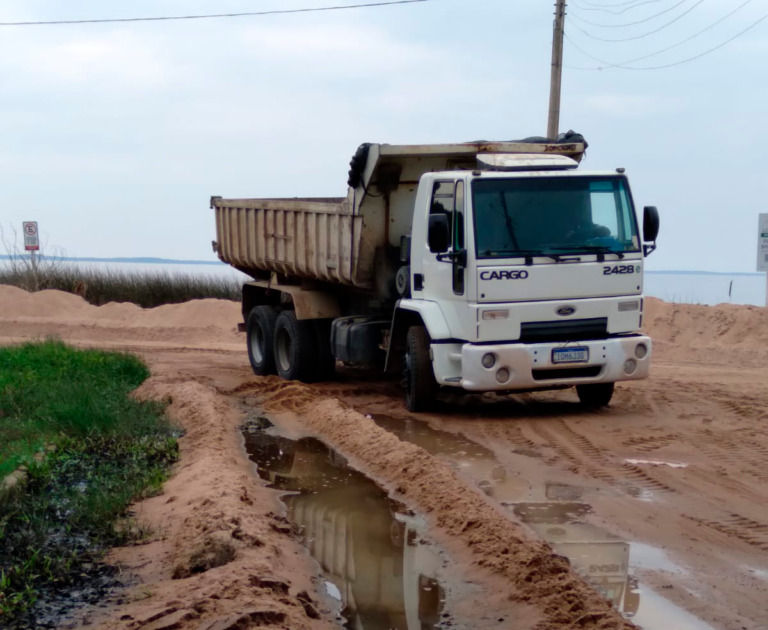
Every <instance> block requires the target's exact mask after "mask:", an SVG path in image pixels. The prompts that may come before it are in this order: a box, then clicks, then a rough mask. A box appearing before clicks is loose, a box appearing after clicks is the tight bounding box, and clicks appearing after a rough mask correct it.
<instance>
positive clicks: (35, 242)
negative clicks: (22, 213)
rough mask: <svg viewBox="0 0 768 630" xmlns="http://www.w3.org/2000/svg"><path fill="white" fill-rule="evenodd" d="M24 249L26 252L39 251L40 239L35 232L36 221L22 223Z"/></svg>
mask: <svg viewBox="0 0 768 630" xmlns="http://www.w3.org/2000/svg"><path fill="white" fill-rule="evenodd" d="M24 249H25V250H27V251H28V252H38V251H40V237H39V236H38V232H37V221H25V222H24Z"/></svg>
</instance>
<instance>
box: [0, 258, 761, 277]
mask: <svg viewBox="0 0 768 630" xmlns="http://www.w3.org/2000/svg"><path fill="white" fill-rule="evenodd" d="M22 255H23V254H22ZM15 257H16V256H10V255H8V254H0V260H12V259H13V258H15ZM50 258H53V259H55V260H60V261H63V262H85V263H87V262H101V263H118V264H124V263H133V264H146V265H151V264H158V265H222V266H227V267H228V266H230V265H227V264H226V263H224V262H221V261H220V260H184V259H178V258H157V257H153V256H136V257H129V256H118V257H115V258H98V257H95V256H84V257H76V256H51V257H50ZM233 269H234V267H233ZM645 273H647V274H683V275H707V276H762V275H764V273H763V272H759V271H757V272H756V271H700V270H693V269H690V270H685V269H661V270H650V269H646V270H645Z"/></svg>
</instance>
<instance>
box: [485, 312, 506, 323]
mask: <svg viewBox="0 0 768 630" xmlns="http://www.w3.org/2000/svg"><path fill="white" fill-rule="evenodd" d="M483 319H484V320H485V321H493V320H496V319H509V309H505V310H503V311H483Z"/></svg>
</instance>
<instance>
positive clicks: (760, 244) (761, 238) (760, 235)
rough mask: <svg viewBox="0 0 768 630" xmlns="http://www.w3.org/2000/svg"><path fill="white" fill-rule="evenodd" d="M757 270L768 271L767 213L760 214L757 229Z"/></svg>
mask: <svg viewBox="0 0 768 630" xmlns="http://www.w3.org/2000/svg"><path fill="white" fill-rule="evenodd" d="M757 270H758V271H768V214H761V215H760V223H759V224H758V229H757Z"/></svg>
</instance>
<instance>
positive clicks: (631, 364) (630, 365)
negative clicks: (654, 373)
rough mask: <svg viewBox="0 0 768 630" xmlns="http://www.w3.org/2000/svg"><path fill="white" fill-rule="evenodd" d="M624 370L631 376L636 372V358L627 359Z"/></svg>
mask: <svg viewBox="0 0 768 630" xmlns="http://www.w3.org/2000/svg"><path fill="white" fill-rule="evenodd" d="M624 371H625V372H626V373H627V374H628V375H630V376H631V375H632V374H634V373H635V372H636V371H637V361H635V360H634V359H629V360H628V361H627V362H626V363H625V364H624Z"/></svg>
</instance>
